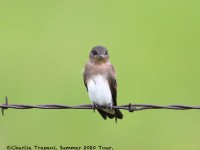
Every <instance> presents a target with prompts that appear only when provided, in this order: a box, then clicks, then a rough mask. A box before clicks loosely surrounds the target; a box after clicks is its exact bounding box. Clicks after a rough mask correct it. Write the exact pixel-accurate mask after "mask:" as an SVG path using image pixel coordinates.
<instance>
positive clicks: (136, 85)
mask: <svg viewBox="0 0 200 150" xmlns="http://www.w3.org/2000/svg"><path fill="white" fill-rule="evenodd" d="M199 8H200V1H198V0H190V1H188V0H151V1H150V0H134V1H117V0H109V1H106V0H101V1H97V0H96V1H94V0H84V1H77V0H56V1H55V0H42V1H39V0H36V1H21V0H19V1H4V0H1V1H0V103H4V97H5V96H6V95H7V96H8V97H9V103H10V104H65V105H78V104H89V103H90V100H89V98H88V95H87V92H86V89H85V87H84V84H83V79H82V71H83V68H84V65H85V63H86V62H87V60H88V55H89V52H90V50H91V48H92V47H93V46H96V45H103V46H105V47H107V48H108V50H109V54H110V59H111V62H112V63H113V64H114V66H115V69H116V71H117V81H118V104H119V105H120V104H128V103H130V102H131V103H142V104H160V105H168V104H184V105H200V91H199V89H200V9H199ZM123 114H124V119H123V120H119V121H118V124H117V125H116V124H115V121H114V120H106V121H104V120H103V119H102V118H101V116H100V115H99V114H98V113H93V111H92V110H37V109H32V110H13V109H9V110H7V111H5V116H4V117H3V116H0V149H2V150H3V149H6V146H8V145H11V146H12V145H17V146H24V145H28V146H34V145H39V146H54V145H55V146H60V145H63V146H83V145H92V146H93V145H94V146H99V145H103V146H112V147H113V148H114V150H122V149H126V150H131V149H142V150H160V149H162V150H168V149H171V150H178V149H182V150H188V149H190V150H199V149H200V144H199V142H200V117H199V115H200V112H199V111H198V110H185V111H175V110H146V111H139V112H134V113H129V112H128V111H123Z"/></svg>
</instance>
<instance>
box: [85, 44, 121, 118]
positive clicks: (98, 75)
mask: <svg viewBox="0 0 200 150" xmlns="http://www.w3.org/2000/svg"><path fill="white" fill-rule="evenodd" d="M83 79H84V84H85V87H86V89H87V92H88V95H89V98H90V100H91V102H92V105H93V108H95V107H98V106H107V108H105V109H97V110H98V112H99V113H100V115H101V116H102V117H103V119H105V120H106V119H107V117H108V118H110V119H113V118H115V121H116V122H117V119H122V118H123V114H122V112H121V111H120V110H119V109H113V108H112V107H113V106H117V81H116V75H115V69H114V67H113V65H112V64H111V63H110V61H109V54H108V50H107V48H105V47H104V46H95V47H93V48H92V50H91V51H90V54H89V61H88V62H87V63H86V65H85V68H84V72H83Z"/></svg>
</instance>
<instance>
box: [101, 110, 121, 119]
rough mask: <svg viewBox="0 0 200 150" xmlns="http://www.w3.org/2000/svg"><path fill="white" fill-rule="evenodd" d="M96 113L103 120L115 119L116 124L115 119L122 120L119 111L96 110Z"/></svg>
mask: <svg viewBox="0 0 200 150" xmlns="http://www.w3.org/2000/svg"><path fill="white" fill-rule="evenodd" d="M98 112H99V113H100V114H101V116H102V117H103V119H105V120H106V119H107V117H108V118H110V119H113V118H115V120H116V122H117V119H122V118H123V114H122V112H121V111H120V110H119V109H111V110H110V109H98Z"/></svg>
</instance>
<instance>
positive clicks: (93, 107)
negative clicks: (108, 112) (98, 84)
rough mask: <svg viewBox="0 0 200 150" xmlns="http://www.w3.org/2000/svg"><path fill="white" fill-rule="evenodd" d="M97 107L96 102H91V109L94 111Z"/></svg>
mask: <svg viewBox="0 0 200 150" xmlns="http://www.w3.org/2000/svg"><path fill="white" fill-rule="evenodd" d="M97 107H98V105H96V104H94V103H93V104H92V109H93V111H94V112H95V109H97Z"/></svg>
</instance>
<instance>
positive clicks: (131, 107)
mask: <svg viewBox="0 0 200 150" xmlns="http://www.w3.org/2000/svg"><path fill="white" fill-rule="evenodd" d="M0 108H1V109H2V115H4V110H5V109H8V108H9V109H33V108H36V109H93V110H94V109H105V108H108V106H97V107H94V106H93V105H92V104H83V105H76V106H68V105H60V104H42V105H24V104H8V97H7V96H6V97H5V104H2V105H0ZM112 108H113V109H124V110H128V111H129V112H133V111H139V110H146V109H174V110H188V109H200V106H186V105H166V106H161V105H150V104H131V103H130V104H128V105H119V106H113V107H112Z"/></svg>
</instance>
